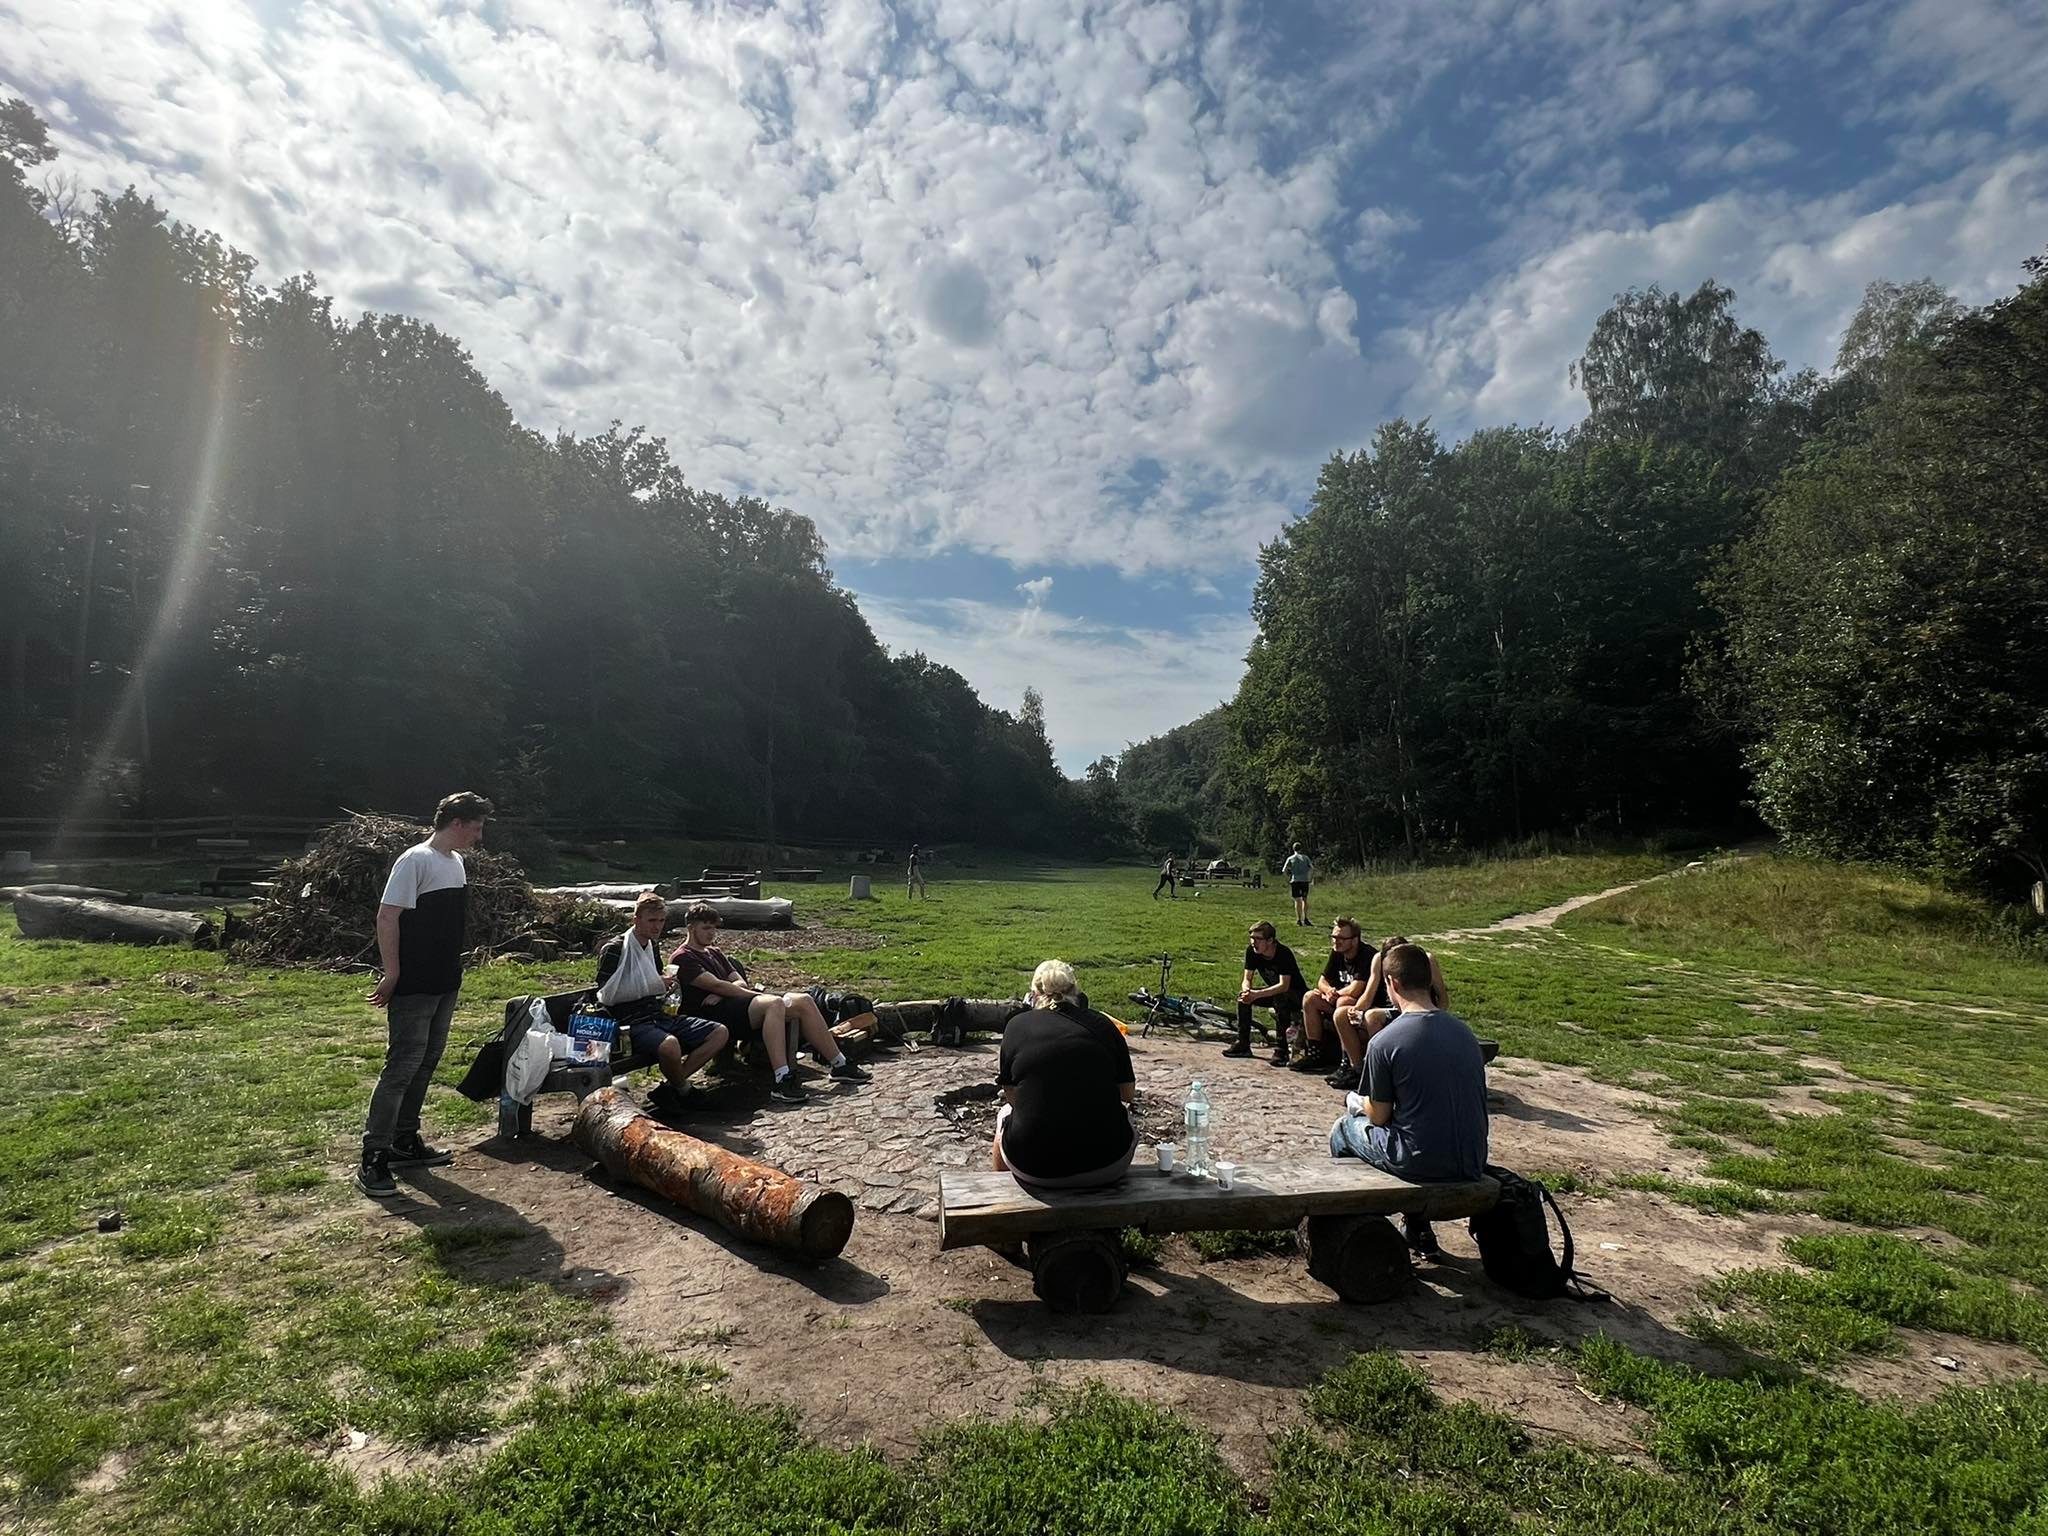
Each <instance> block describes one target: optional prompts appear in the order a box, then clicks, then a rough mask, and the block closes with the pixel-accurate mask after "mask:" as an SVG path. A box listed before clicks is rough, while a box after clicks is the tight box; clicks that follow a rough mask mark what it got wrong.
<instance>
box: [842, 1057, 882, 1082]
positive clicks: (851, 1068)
mask: <svg viewBox="0 0 2048 1536" xmlns="http://www.w3.org/2000/svg"><path fill="white" fill-rule="evenodd" d="M832 1080H833V1081H834V1082H835V1083H872V1082H873V1081H874V1080H875V1079H874V1077H873V1075H872V1074H870V1073H868V1072H866V1071H863V1070H862V1069H861V1068H859V1067H856V1066H855V1065H854V1064H853V1063H852V1062H850V1061H842V1062H841V1063H839V1065H838V1066H836V1067H834V1068H832Z"/></svg>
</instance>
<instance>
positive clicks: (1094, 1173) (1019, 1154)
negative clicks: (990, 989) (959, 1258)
mask: <svg viewBox="0 0 2048 1536" xmlns="http://www.w3.org/2000/svg"><path fill="white" fill-rule="evenodd" d="M1030 1001H1031V1006H1030V1007H1029V1008H1027V1009H1025V1010H1024V1011H1023V1012H1022V1013H1020V1014H1017V1015H1016V1016H1015V1017H1013V1018H1012V1019H1011V1020H1010V1022H1009V1023H1008V1024H1007V1025H1006V1026H1005V1027H1004V1029H1003V1047H1002V1052H1001V1054H1000V1056H999V1057H998V1058H997V1060H998V1065H997V1069H996V1086H997V1087H999V1088H1000V1089H1001V1090H1002V1094H1003V1107H1002V1109H1001V1111H1000V1112H998V1114H997V1116H996V1139H995V1145H994V1147H993V1148H992V1149H991V1153H992V1161H993V1166H994V1168H995V1170H996V1171H997V1172H998V1173H1001V1172H1004V1171H1005V1170H1007V1171H1008V1172H1009V1173H1010V1174H1011V1175H1012V1176H1013V1177H1015V1179H1016V1180H1017V1182H1018V1183H1019V1184H1027V1185H1035V1186H1037V1187H1039V1188H1041V1189H1094V1188H1097V1187H1099V1186H1101V1185H1105V1184H1114V1183H1116V1182H1117V1181H1118V1180H1119V1179H1121V1178H1122V1177H1123V1176H1124V1174H1125V1172H1126V1171H1127V1170H1128V1169H1129V1168H1130V1166H1131V1154H1132V1153H1133V1152H1135V1151H1137V1149H1138V1132H1137V1128H1136V1127H1135V1126H1134V1125H1132V1123H1131V1116H1130V1110H1129V1108H1128V1106H1129V1105H1130V1103H1131V1100H1132V1099H1134V1098H1136V1097H1137V1093H1138V1077H1137V1073H1135V1072H1134V1071H1132V1070H1131V1048H1130V1046H1129V1045H1127V1044H1126V1043H1125V1042H1124V1037H1123V1031H1121V1030H1119V1029H1118V1028H1117V1027H1116V1026H1115V1025H1114V1024H1112V1023H1110V1021H1109V1020H1108V1019H1106V1018H1104V1017H1103V1016H1102V1015H1101V1014H1099V1013H1097V1012H1095V1010H1094V1009H1092V1008H1089V1007H1088V1006H1087V1005H1086V1004H1085V1003H1084V1002H1083V1001H1082V997H1081V987H1080V983H1079V982H1078V981H1077V980H1075V977H1074V968H1073V967H1072V966H1070V965H1068V964H1067V962H1066V961H1064V960H1048V961H1046V962H1045V963H1044V964H1043V965H1041V966H1039V968H1038V969H1037V970H1035V971H1033V972H1032V973H1031V999H1030Z"/></svg>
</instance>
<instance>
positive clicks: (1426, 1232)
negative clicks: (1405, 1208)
mask: <svg viewBox="0 0 2048 1536" xmlns="http://www.w3.org/2000/svg"><path fill="white" fill-rule="evenodd" d="M1402 1226H1403V1227H1404V1228H1405V1230H1404V1232H1403V1234H1402V1235H1403V1236H1405V1237H1406V1238H1407V1239H1408V1251H1409V1252H1410V1253H1413V1254H1418V1255H1420V1256H1421V1257H1423V1258H1425V1259H1440V1258H1442V1257H1443V1256H1444V1251H1443V1249H1441V1248H1439V1247H1438V1246H1437V1241H1436V1228H1435V1227H1433V1226H1431V1225H1430V1224H1429V1223H1428V1222H1426V1221H1422V1220H1420V1219H1418V1218H1416V1217H1414V1216H1404V1217H1403V1218H1402Z"/></svg>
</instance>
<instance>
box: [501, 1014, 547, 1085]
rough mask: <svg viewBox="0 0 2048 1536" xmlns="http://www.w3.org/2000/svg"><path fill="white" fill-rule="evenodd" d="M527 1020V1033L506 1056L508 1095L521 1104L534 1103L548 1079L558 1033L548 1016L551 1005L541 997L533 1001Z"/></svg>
mask: <svg viewBox="0 0 2048 1536" xmlns="http://www.w3.org/2000/svg"><path fill="white" fill-rule="evenodd" d="M527 1019H528V1023H527V1028H526V1033H525V1034H523V1035H521V1036H520V1037H519V1041H518V1043H517V1044H516V1045H514V1046H513V1047H512V1049H511V1050H510V1051H509V1052H507V1053H506V1056H505V1096H506V1097H507V1098H509V1099H513V1100H515V1101H516V1102H518V1103H521V1104H531V1103H532V1102H533V1096H534V1094H536V1093H538V1092H539V1091H540V1085H541V1084H542V1083H543V1082H544V1081H546V1079H547V1075H548V1067H549V1066H550V1064H551V1063H552V1062H553V1059H554V1036H555V1035H556V1034H557V1033H558V1031H557V1030H556V1029H555V1026H554V1024H553V1023H552V1022H551V1021H550V1020H549V1018H548V1005H547V1004H546V1003H544V1002H542V1001H541V1000H540V999H539V998H535V999H534V1000H533V1006H532V1008H531V1009H530V1010H529V1011H528V1014H527Z"/></svg>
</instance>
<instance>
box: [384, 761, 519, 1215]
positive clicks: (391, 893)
mask: <svg viewBox="0 0 2048 1536" xmlns="http://www.w3.org/2000/svg"><path fill="white" fill-rule="evenodd" d="M490 814H491V802H490V801H488V800H486V799H485V798H484V797H483V796H482V795H477V794H472V793H470V792H469V791H468V790H464V791H462V792H461V793H460V794H454V795H450V796H448V798H447V799H445V800H443V801H442V802H441V803H440V804H439V805H437V806H435V807H434V830H433V832H432V834H431V835H430V836H429V837H428V838H427V840H426V841H425V842H423V843H415V844H414V845H413V846H412V847H410V848H408V849H406V850H405V852H403V853H401V854H400V855H399V856H398V859H397V861H396V862H395V863H393V864H392V866H391V875H390V878H389V879H387V880H386V881H385V882H384V896H383V899H382V900H381V901H380V902H379V903H378V904H377V959H378V962H379V963H380V965H381V966H382V967H383V974H382V975H381V976H380V977H379V979H378V981H377V985H376V988H375V989H374V990H373V991H372V992H371V993H370V1001H371V1002H372V1003H374V1004H375V1005H376V1006H377V1007H379V1008H382V1009H383V1010H384V1024H385V1031H386V1037H385V1044H384V1070H383V1071H382V1072H380V1073H379V1074H378V1075H377V1086H376V1088H375V1090H374V1091H373V1092H372V1093H371V1094H370V1118H369V1123H368V1124H367V1125H366V1126H364V1128H363V1161H362V1166H361V1167H360V1168H359V1169H357V1171H356V1183H357V1185H358V1186H359V1187H360V1188H361V1189H362V1191H363V1193H364V1194H366V1195H376V1196H379V1197H382V1196H386V1195H395V1194H397V1193H398V1183H397V1181H396V1180H395V1179H393V1178H392V1177H391V1168H392V1165H393V1164H395V1163H401V1164H411V1165H412V1166H415V1167H422V1168H435V1167H439V1166H440V1165H441V1164H443V1163H447V1162H452V1161H453V1160H454V1156H455V1154H454V1153H452V1152H445V1151H443V1150H441V1149H440V1148H438V1147H430V1146H428V1145H427V1143H426V1142H425V1141H424V1140H423V1139H422V1138H421V1136H420V1107H421V1106H422V1105H423V1104H425V1103H426V1099H427V1084H429V1083H430V1082H432V1081H433V1080H434V1068H436V1067H438V1066H439V1065H440V1064H441V1052H442V1051H443V1050H445V1049H446V1048H447V1045H448V1023H449V1020H451V1019H453V1018H454V1017H455V999H456V998H457V996H459V995H460V994H461V991H462V949H463V938H464V930H465V927H466V923H467V919H468V910H469V907H468V902H469V891H468V886H469V875H468V871H467V870H465V869H464V868H463V864H462V855H463V853H465V852H466V851H467V850H469V849H471V848H474V847H475V846H476V845H477V844H478V843H480V842H482V841H483V836H484V818H485V817H487V816H489V815H490Z"/></svg>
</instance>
